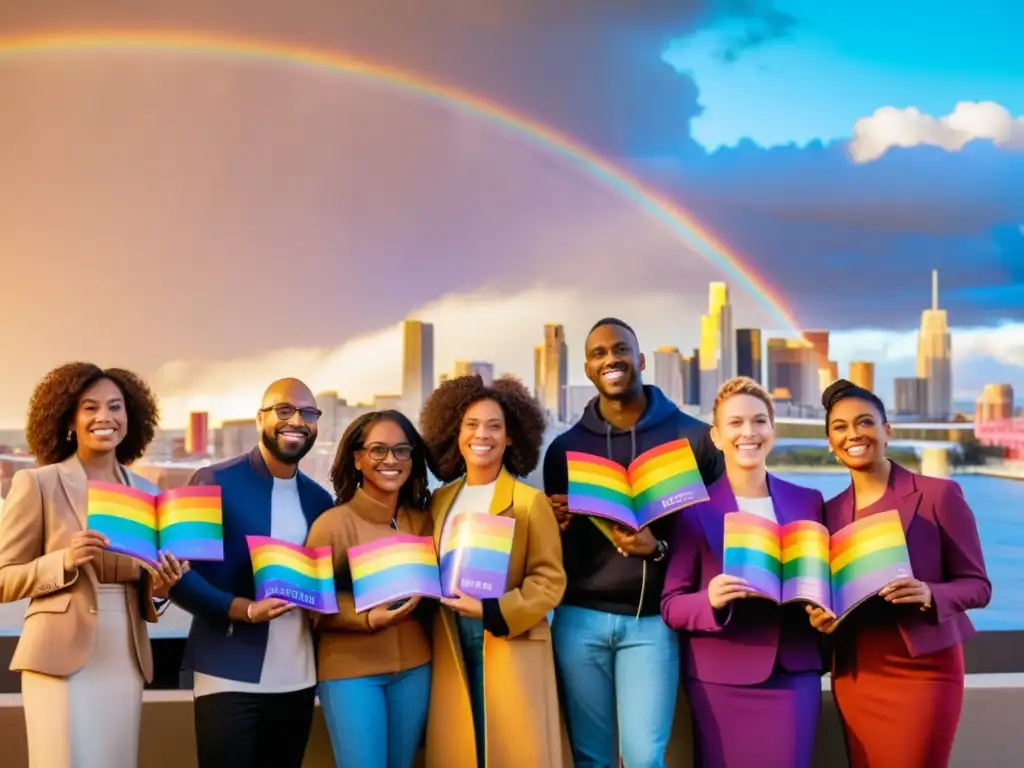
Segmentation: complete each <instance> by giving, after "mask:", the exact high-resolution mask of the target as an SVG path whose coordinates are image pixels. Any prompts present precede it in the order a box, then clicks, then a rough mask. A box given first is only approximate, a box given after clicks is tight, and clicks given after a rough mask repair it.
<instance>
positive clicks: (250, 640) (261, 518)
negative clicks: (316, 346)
mask: <svg viewBox="0 0 1024 768" xmlns="http://www.w3.org/2000/svg"><path fill="white" fill-rule="evenodd" d="M297 482H298V488H299V500H300V502H301V503H302V513H303V515H305V517H306V521H307V522H308V523H309V525H312V524H313V521H314V520H316V518H318V517H319V516H320V515H321V514H323V512H324V511H326V510H328V509H330V508H331V507H332V506H333V505H334V502H333V500H332V499H331V495H330V494H329V493H328V492H327V491H325V490H324V489H323V488H322V487H321V486H319V485H318V484H317V483H316V482H315V481H314V480H312V479H310V478H309V477H308V476H307V475H304V474H303V473H302V472H299V473H298V476H297ZM189 485H219V486H220V488H221V497H222V499H223V508H224V560H222V561H219V562H199V561H193V562H192V563H191V570H190V571H189V572H188V573H186V574H185V576H184V577H183V578H182V579H181V581H179V582H178V584H177V585H176V586H175V587H174V588H173V589H172V590H171V601H172V602H173V603H174V604H175V605H178V606H180V607H181V608H182V609H184V610H186V611H188V612H189V613H190V614H192V617H193V618H192V627H191V629H189V633H188V643H187V644H186V646H185V659H184V666H185V669H191V670H193V671H195V672H201V673H203V674H207V675H214V676H216V677H223V678H227V679H229V680H239V681H242V682H247V683H258V682H259V679H260V673H261V672H262V670H263V657H264V656H265V655H266V652H267V636H268V633H269V631H270V629H269V628H270V625H269V624H268V623H262V624H249V623H248V622H233V621H231V620H230V619H229V618H228V609H229V608H230V607H231V601H232V600H234V599H235V598H236V597H245V598H248V599H250V600H252V599H253V598H254V596H255V590H256V587H255V584H254V582H253V576H252V560H251V559H250V557H249V547H248V545H247V544H246V541H245V537H246V536H269V535H270V498H271V494H272V492H273V488H274V477H273V475H271V474H270V470H269V469H267V464H266V462H265V461H264V460H263V455H262V454H261V453H260V451H259V449H258V448H255V449H253V451H252V452H251V453H249V454H243V455H242V456H237V457H235V458H233V459H228V460H227V461H223V462H221V463H219V464H214V465H212V466H209V467H204V468H203V469H200V470H199V471H197V472H196V473H195V475H193V476H192V479H191V480H190V481H189Z"/></svg>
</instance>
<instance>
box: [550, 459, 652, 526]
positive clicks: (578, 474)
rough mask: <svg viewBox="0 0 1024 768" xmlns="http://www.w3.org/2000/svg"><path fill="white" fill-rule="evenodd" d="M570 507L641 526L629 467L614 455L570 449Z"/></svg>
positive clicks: (571, 509)
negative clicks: (616, 459)
mask: <svg viewBox="0 0 1024 768" xmlns="http://www.w3.org/2000/svg"><path fill="white" fill-rule="evenodd" d="M565 456H566V464H567V466H568V472H569V491H568V496H569V501H568V506H569V511H570V512H572V513H574V514H579V515H589V516H592V517H600V518H604V519H606V520H611V521H613V522H616V523H618V524H619V525H622V526H624V527H626V528H629V529H630V530H634V531H635V530H637V526H638V523H637V519H636V513H635V512H634V511H633V491H632V490H631V489H630V487H629V482H628V480H627V476H626V470H625V469H623V468H622V467H621V466H620V465H618V464H616V463H615V462H614V461H611V460H610V459H605V458H602V457H600V456H594V455H592V454H589V453H579V452H577V451H567V452H566V454H565Z"/></svg>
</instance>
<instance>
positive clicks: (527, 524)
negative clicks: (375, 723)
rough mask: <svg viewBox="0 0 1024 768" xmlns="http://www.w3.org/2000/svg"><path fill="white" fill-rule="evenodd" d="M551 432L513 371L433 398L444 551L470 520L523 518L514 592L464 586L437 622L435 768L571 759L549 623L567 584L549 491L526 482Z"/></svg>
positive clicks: (432, 436)
mask: <svg viewBox="0 0 1024 768" xmlns="http://www.w3.org/2000/svg"><path fill="white" fill-rule="evenodd" d="M544 428H545V422H544V412H543V410H542V409H541V407H540V404H539V403H538V402H537V401H536V400H535V399H534V397H533V396H532V395H531V394H530V392H529V391H528V390H527V389H526V387H524V386H523V384H522V383H521V382H519V381H518V380H516V379H512V378H500V379H498V380H497V381H495V382H494V384H493V385H492V386H485V385H484V382H483V380H482V379H481V378H480V377H479V376H462V377H458V378H455V379H451V380H449V381H446V382H444V383H443V384H442V385H441V386H440V387H438V389H436V390H435V391H434V393H433V394H432V395H431V396H430V397H429V398H428V400H427V402H426V403H425V405H424V408H423V412H422V414H421V430H422V433H423V439H424V441H425V442H426V443H427V445H428V446H429V448H430V450H431V453H432V455H433V458H434V462H433V463H434V465H435V467H436V472H437V474H438V478H439V479H440V480H441V481H443V482H445V483H447V485H445V486H444V487H443V488H440V489H439V490H438V491H437V492H436V493H434V495H433V496H432V498H431V502H430V513H431V516H432V518H433V521H434V542H435V544H436V545H437V547H438V551H439V552H440V551H443V550H444V544H445V540H446V537H447V536H448V535H449V533H450V531H451V527H452V521H453V520H456V519H457V518H460V517H461V516H463V515H498V516H501V517H504V518H509V519H511V520H514V521H515V526H514V529H513V541H512V551H511V555H510V558H509V567H508V576H507V579H506V583H505V584H504V588H503V589H501V588H499V589H498V590H496V594H495V595H494V597H487V598H484V599H482V600H478V599H476V598H474V597H470V596H468V595H466V594H464V593H463V592H462V591H461V590H458V589H456V591H455V595H454V596H453V597H450V598H446V599H444V600H442V608H441V610H440V611H439V612H438V615H437V617H436V620H435V622H434V670H433V679H432V685H431V696H430V713H429V716H428V719H427V765H428V766H429V768H435V766H436V767H437V768H440V767H441V766H444V768H473V766H478V767H479V768H485V767H486V768H506V767H508V768H512V766H516V767H518V766H524V765H528V766H531V768H556V767H558V766H562V765H563V764H565V755H566V754H567V741H566V740H565V739H564V735H563V734H564V729H562V728H561V717H560V713H559V710H558V693H557V688H556V684H555V665H554V654H553V650H552V645H551V629H550V624H549V618H548V617H549V614H550V613H551V611H552V610H553V609H554V608H555V606H557V605H558V603H559V601H560V600H561V599H562V594H563V592H564V591H565V571H564V570H563V568H562V544H561V537H560V536H559V532H558V523H557V521H556V520H555V515H554V512H553V511H552V509H551V504H550V502H549V501H548V499H547V497H546V496H545V495H544V494H543V493H541V492H540V491H538V490H536V489H535V488H531V487H530V486H529V485H527V484H526V483H525V482H523V480H522V478H524V477H526V476H527V475H529V474H530V472H532V471H533V470H534V468H535V467H536V466H537V463H538V461H539V460H540V449H541V442H542V439H543V436H544ZM485 691H486V692H487V695H486V698H485V696H484V692H485Z"/></svg>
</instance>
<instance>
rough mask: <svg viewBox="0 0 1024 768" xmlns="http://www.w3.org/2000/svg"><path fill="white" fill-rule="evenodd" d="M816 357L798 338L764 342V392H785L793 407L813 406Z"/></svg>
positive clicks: (817, 394)
mask: <svg viewBox="0 0 1024 768" xmlns="http://www.w3.org/2000/svg"><path fill="white" fill-rule="evenodd" d="M818 384H819V381H818V358H817V353H816V352H815V349H814V347H812V346H811V345H810V344H808V343H807V342H805V341H803V340H802V339H768V389H769V390H771V391H772V392H774V391H775V390H787V391H788V392H789V396H790V401H791V402H792V403H793V405H796V406H805V407H817V406H819V405H820V403H821V391H820V390H819V389H818Z"/></svg>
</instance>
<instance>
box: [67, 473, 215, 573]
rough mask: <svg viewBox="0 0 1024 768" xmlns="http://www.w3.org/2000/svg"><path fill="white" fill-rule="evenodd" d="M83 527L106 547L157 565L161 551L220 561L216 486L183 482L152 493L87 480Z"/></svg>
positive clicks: (186, 557) (183, 556) (190, 557)
mask: <svg viewBox="0 0 1024 768" xmlns="http://www.w3.org/2000/svg"><path fill="white" fill-rule="evenodd" d="M86 527H88V528H89V529H91V530H94V531H96V532H97V533H101V534H103V535H104V536H106V537H107V538H108V539H109V540H110V549H111V551H114V552H119V553H121V554H124V555H129V556H131V557H135V558H138V559H139V560H142V561H143V562H145V563H148V564H150V565H156V563H157V560H158V558H159V556H160V552H161V551H163V552H169V553H170V554H172V555H174V556H175V557H176V558H178V559H179V560H223V559H224V529H223V511H222V507H221V491H220V488H219V487H217V486H188V487H184V488H176V489H174V490H170V491H164V492H163V493H161V494H159V495H156V496H153V495H152V494H149V493H146V492H145V491H142V490H139V489H138V488H131V487H129V486H125V485H117V484H115V483H100V482H95V481H90V482H89V485H88V519H87V521H86Z"/></svg>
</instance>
